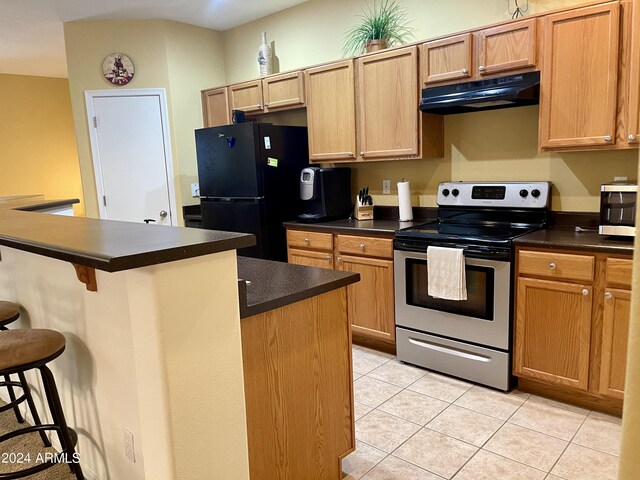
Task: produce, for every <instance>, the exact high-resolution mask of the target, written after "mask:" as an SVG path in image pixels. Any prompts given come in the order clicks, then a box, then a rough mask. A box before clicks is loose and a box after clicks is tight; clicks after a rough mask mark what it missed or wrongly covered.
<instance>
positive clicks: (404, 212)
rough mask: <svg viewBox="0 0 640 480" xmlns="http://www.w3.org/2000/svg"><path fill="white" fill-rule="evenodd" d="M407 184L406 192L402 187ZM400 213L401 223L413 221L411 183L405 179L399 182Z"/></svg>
mask: <svg viewBox="0 0 640 480" xmlns="http://www.w3.org/2000/svg"><path fill="white" fill-rule="evenodd" d="M402 184H406V188H407V189H406V190H405V188H404V187H403V188H402V189H401V187H400V185H402ZM398 213H399V217H400V218H399V220H400V221H401V222H410V221H412V220H413V208H412V206H411V187H410V186H409V181H408V180H407V179H406V178H403V179H402V180H401V181H399V182H398Z"/></svg>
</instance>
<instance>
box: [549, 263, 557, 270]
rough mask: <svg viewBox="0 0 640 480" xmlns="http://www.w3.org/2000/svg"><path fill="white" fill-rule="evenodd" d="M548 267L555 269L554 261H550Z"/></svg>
mask: <svg viewBox="0 0 640 480" xmlns="http://www.w3.org/2000/svg"><path fill="white" fill-rule="evenodd" d="M549 268H550V269H551V270H555V269H556V264H555V263H553V262H551V263H550V264H549Z"/></svg>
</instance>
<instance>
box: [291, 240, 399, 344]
mask: <svg viewBox="0 0 640 480" xmlns="http://www.w3.org/2000/svg"><path fill="white" fill-rule="evenodd" d="M318 235H320V236H321V237H320V239H321V240H322V241H321V243H320V242H319V241H318V237H317V236H318ZM327 236H329V237H330V238H331V239H332V243H331V247H330V248H328V245H327V239H326V237H327ZM314 239H315V242H314ZM305 240H308V242H305ZM312 244H315V245H316V246H315V247H314V246H312ZM319 245H321V246H319ZM287 246H288V254H289V263H293V264H298V265H307V266H311V267H320V268H333V269H335V270H341V271H345V272H354V273H359V274H360V281H359V282H357V283H355V284H352V285H349V286H348V287H347V311H348V317H349V322H350V323H351V327H352V331H353V335H354V341H355V342H358V343H360V342H364V343H367V344H368V345H375V346H376V348H382V349H384V350H388V351H394V350H395V311H394V303H393V302H394V300H393V288H394V287H393V239H392V238H384V237H373V236H367V235H345V234H338V233H333V234H329V233H320V232H313V231H306V230H296V229H291V228H287Z"/></svg>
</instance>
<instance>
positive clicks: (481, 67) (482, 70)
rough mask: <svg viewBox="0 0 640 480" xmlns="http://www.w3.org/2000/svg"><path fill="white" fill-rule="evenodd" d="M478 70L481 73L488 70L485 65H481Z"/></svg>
mask: <svg viewBox="0 0 640 480" xmlns="http://www.w3.org/2000/svg"><path fill="white" fill-rule="evenodd" d="M478 70H480V71H481V72H484V71H485V70H486V68H485V67H484V65H480V66H479V67H478Z"/></svg>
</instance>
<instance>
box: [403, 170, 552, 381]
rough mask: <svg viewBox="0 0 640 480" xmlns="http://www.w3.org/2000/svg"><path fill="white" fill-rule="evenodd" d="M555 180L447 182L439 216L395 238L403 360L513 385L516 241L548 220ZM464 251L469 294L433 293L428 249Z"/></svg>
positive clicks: (439, 199)
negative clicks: (452, 296) (448, 296)
mask: <svg viewBox="0 0 640 480" xmlns="http://www.w3.org/2000/svg"><path fill="white" fill-rule="evenodd" d="M550 192H551V185H550V183H549V182H502V183H500V182H490V183H489V182H482V183H480V182H475V183H472V182H457V183H454V182H448V183H441V184H440V185H439V186H438V197H437V203H438V207H439V208H438V220H436V221H434V222H431V223H426V224H424V225H420V226H418V227H411V228H407V229H403V230H398V231H396V233H395V240H394V261H395V263H394V269H395V272H394V273H395V307H396V345H397V355H398V359H399V360H401V361H403V362H407V363H412V364H415V365H419V366H422V367H425V368H428V369H430V370H435V371H438V372H443V373H447V374H450V375H454V376H457V377H461V378H465V379H467V380H471V381H473V382H477V383H480V384H483V385H487V386H490V387H494V388H498V389H501V390H508V389H509V386H510V385H509V384H510V378H511V345H512V342H511V330H512V314H511V312H512V305H511V289H512V284H513V281H512V278H513V275H512V273H513V266H512V256H513V249H512V245H511V241H512V240H513V239H514V238H516V237H519V236H521V235H524V234H526V233H529V232H531V231H534V230H538V229H540V228H544V227H545V226H546V225H547V222H548V216H549V203H550V198H551V197H550ZM430 245H432V246H440V247H449V248H458V249H463V251H464V272H465V276H466V289H467V298H466V300H459V301H455V300H444V299H441V298H434V297H432V296H429V295H428V294H427V292H428V265H427V247H429V246H430Z"/></svg>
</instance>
